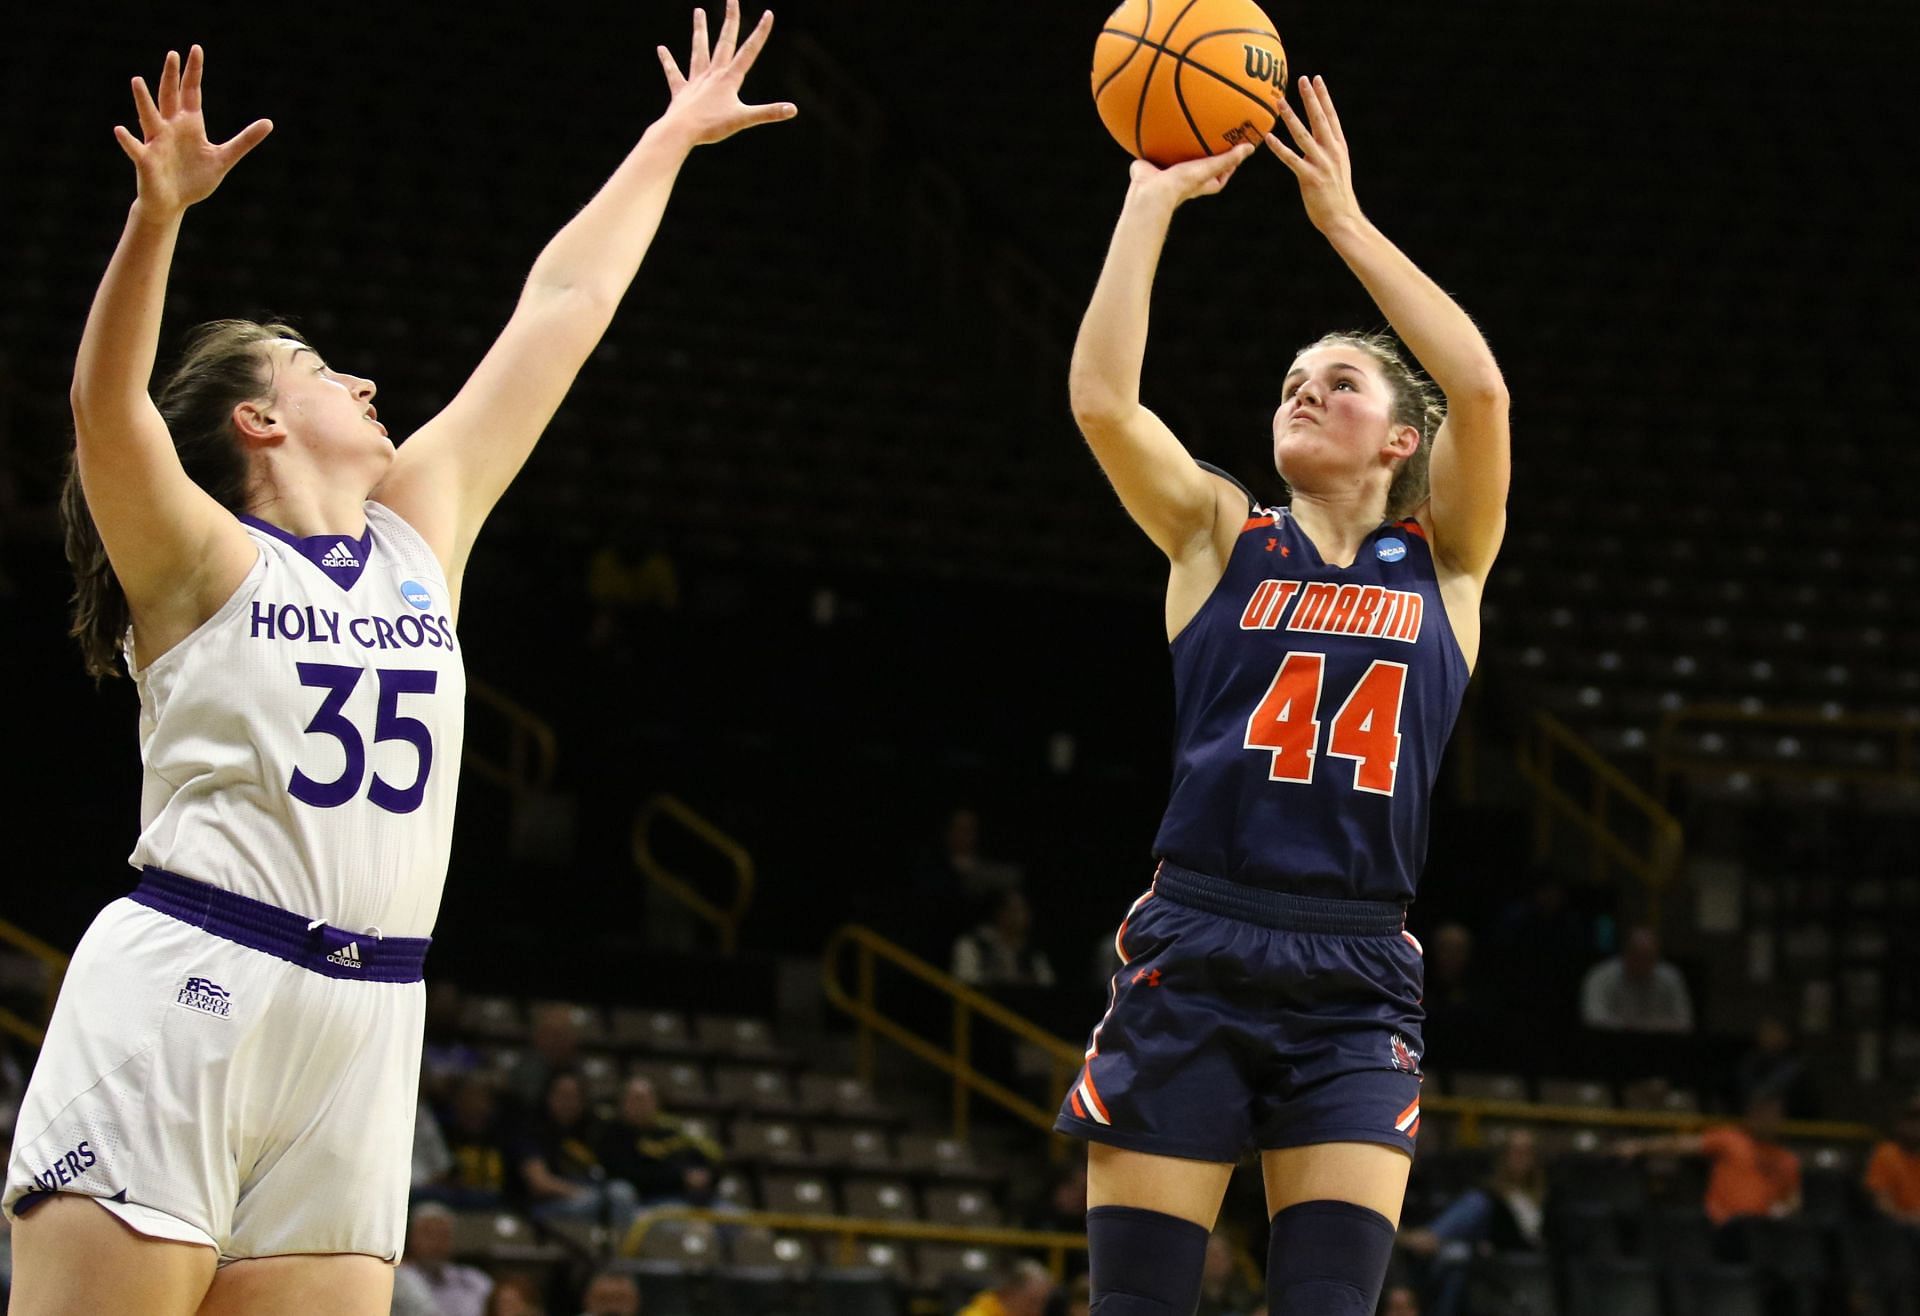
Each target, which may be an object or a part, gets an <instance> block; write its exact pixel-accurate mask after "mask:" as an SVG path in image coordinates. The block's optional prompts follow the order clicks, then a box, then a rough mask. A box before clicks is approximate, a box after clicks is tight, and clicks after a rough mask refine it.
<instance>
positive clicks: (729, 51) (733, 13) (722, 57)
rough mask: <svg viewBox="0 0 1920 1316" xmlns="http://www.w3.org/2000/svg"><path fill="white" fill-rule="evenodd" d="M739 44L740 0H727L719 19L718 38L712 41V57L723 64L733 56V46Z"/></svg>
mask: <svg viewBox="0 0 1920 1316" xmlns="http://www.w3.org/2000/svg"><path fill="white" fill-rule="evenodd" d="M739 44H740V0H727V7H726V11H725V13H724V14H723V15H722V17H721V19H720V39H719V40H717V41H715V42H714V43H713V57H714V59H715V60H717V61H718V62H720V63H722V64H724V63H726V62H727V61H728V60H730V59H732V58H733V48H734V47H735V46H737V45H739Z"/></svg>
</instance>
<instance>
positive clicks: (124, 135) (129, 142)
mask: <svg viewBox="0 0 1920 1316" xmlns="http://www.w3.org/2000/svg"><path fill="white" fill-rule="evenodd" d="M113 140H114V141H116V142H118V143H120V149H121V150H123V151H125V152H126V153H127V159H129V160H131V161H133V162H134V163H135V164H139V163H140V152H141V151H142V150H143V149H144V148H143V147H142V146H141V144H140V139H139V138H137V137H135V136H134V135H133V134H132V133H130V132H128V131H127V130H126V129H125V128H123V127H121V126H120V125H119V124H117V123H116V124H114V125H113Z"/></svg>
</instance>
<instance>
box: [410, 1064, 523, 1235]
mask: <svg viewBox="0 0 1920 1316" xmlns="http://www.w3.org/2000/svg"><path fill="white" fill-rule="evenodd" d="M442 1129H443V1132H444V1134H445V1137H446V1141H447V1155H448V1157H449V1159H450V1161H451V1168H449V1169H448V1170H447V1171H446V1173H444V1174H442V1175H440V1176H439V1177H438V1178H436V1179H434V1180H432V1181H431V1182H428V1183H425V1184H419V1183H416V1184H415V1185H414V1188H413V1196H414V1200H416V1201H421V1200H425V1201H434V1202H443V1203H445V1204H446V1205H448V1206H452V1207H456V1208H468V1209H484V1208H487V1207H494V1206H498V1205H500V1202H501V1200H502V1198H503V1197H504V1196H505V1194H506V1191H507V1166H508V1165H509V1164H510V1161H509V1158H508V1145H507V1134H506V1129H505V1126H504V1123H503V1121H502V1120H501V1118H500V1111H499V1104H498V1102H497V1101H496V1099H495V1097H494V1093H493V1084H491V1083H490V1082H488V1081H487V1079H486V1078H485V1077H483V1076H482V1075H479V1074H469V1075H467V1076H466V1077H465V1078H463V1079H461V1080H460V1081H459V1083H458V1084H457V1085H456V1086H455V1087H454V1090H453V1101H452V1105H451V1107H450V1109H449V1114H448V1118H447V1120H446V1122H445V1123H444V1124H443V1125H442Z"/></svg>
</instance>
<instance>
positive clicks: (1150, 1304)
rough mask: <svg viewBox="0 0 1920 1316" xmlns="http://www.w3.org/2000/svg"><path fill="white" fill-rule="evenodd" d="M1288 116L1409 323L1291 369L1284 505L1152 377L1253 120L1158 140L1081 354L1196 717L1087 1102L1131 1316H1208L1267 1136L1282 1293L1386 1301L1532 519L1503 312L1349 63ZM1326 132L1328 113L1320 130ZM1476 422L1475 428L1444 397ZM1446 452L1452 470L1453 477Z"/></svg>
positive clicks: (1399, 319) (1327, 207)
mask: <svg viewBox="0 0 1920 1316" xmlns="http://www.w3.org/2000/svg"><path fill="white" fill-rule="evenodd" d="M1300 95H1301V99H1302V100H1303V101H1304V102H1305V108H1306V115H1307V122H1306V123H1302V122H1301V120H1300V119H1299V118H1298V116H1296V115H1295V114H1294V112H1293V111H1292V109H1291V108H1288V109H1286V110H1284V111H1283V115H1282V118H1283V121H1284V123H1285V126H1286V128H1287V130H1288V132H1289V133H1290V134H1291V135H1292V137H1293V141H1294V143H1295V145H1296V146H1297V147H1298V150H1297V151H1296V150H1294V149H1291V148H1289V147H1288V146H1287V145H1286V144H1284V143H1283V142H1282V141H1281V140H1280V139H1279V138H1278V137H1276V136H1273V135H1271V134H1270V135H1269V136H1268V145H1269V146H1270V147H1271V148H1272V150H1273V151H1274V153H1275V154H1276V155H1278V156H1279V157H1280V159H1281V160H1282V161H1283V162H1284V163H1285V164H1286V165H1287V167H1288V168H1289V169H1291V170H1292V171H1293V173H1294V174H1295V176H1296V178H1297V179H1298V181H1299V184H1300V191H1301V195H1302V197H1303V199H1304V200H1305V203H1306V210H1307V216H1308V218H1309V219H1310V220H1311V221H1312V222H1313V224H1314V226H1315V227H1316V228H1317V229H1319V231H1320V232H1321V233H1322V234H1323V235H1324V236H1325V237H1326V238H1327V240H1328V241H1329V242H1331V243H1332V245H1333V248H1334V250H1335V251H1336V252H1338V253H1339V255H1340V256H1341V258H1342V259H1343V260H1345V261H1346V263H1347V265H1348V267H1349V268H1350V269H1352V271H1353V272H1354V274H1355V275H1356V276H1358V278H1359V280H1360V282H1361V283H1362V284H1363V285H1364V286H1365V288H1366V289H1367V291H1368V292H1369V293H1370V294H1372V296H1373V299H1374V301H1375V303H1376V304H1377V305H1378V306H1379V308H1380V310H1381V312H1382V313H1383V314H1384V315H1385V316H1386V318H1387V320H1388V321H1389V322H1391V324H1392V326H1393V328H1394V329H1395V330H1396V331H1397V332H1398V334H1399V337H1400V340H1401V341H1402V342H1404V343H1405V344H1406V346H1407V347H1408V348H1409V349H1410V350H1411V351H1412V353H1413V355H1414V356H1415V357H1416V358H1418V360H1419V362H1420V364H1421V365H1422V366H1424V367H1425V369H1426V371H1427V372H1428V374H1429V375H1430V376H1431V377H1432V380H1433V383H1434V384H1437V385H1438V387H1439V390H1440V392H1442V393H1444V395H1445V399H1444V400H1445V408H1444V410H1443V408H1442V406H1441V399H1440V398H1439V397H1438V396H1435V395H1434V393H1433V391H1432V385H1429V384H1427V383H1426V382H1425V381H1424V380H1422V379H1421V378H1420V377H1419V376H1418V375H1416V374H1415V373H1413V372H1412V371H1411V370H1410V369H1409V368H1408V367H1407V366H1406V365H1404V364H1403V363H1402V361H1401V359H1400V357H1399V356H1398V355H1397V354H1396V352H1395V351H1394V349H1393V347H1392V346H1391V342H1390V340H1385V339H1381V338H1376V337H1362V336H1357V335H1350V334H1337V335H1330V336H1328V337H1326V338H1322V339H1321V340H1319V341H1318V342H1316V343H1314V344H1313V345H1312V346H1310V347H1308V348H1306V349H1305V350H1303V351H1302V352H1301V353H1300V354H1299V355H1298V356H1297V357H1295V358H1294V360H1293V361H1292V362H1291V363H1290V364H1289V366H1288V367H1287V370H1286V373H1285V376H1284V378H1283V380H1282V381H1281V389H1280V392H1281V402H1280V408H1279V410H1278V412H1277V413H1276V414H1275V416H1274V419H1273V453H1274V461H1275V465H1276V466H1277V468H1278V470H1279V472H1280V474H1281V475H1282V476H1283V477H1284V478H1285V479H1286V481H1287V483H1288V485H1289V486H1290V487H1291V489H1292V493H1293V497H1292V503H1291V505H1290V506H1286V507H1277V508H1266V507H1260V506H1257V505H1255V503H1254V501H1253V499H1252V498H1251V496H1250V495H1249V494H1248V493H1247V492H1246V490H1245V489H1244V488H1242V487H1241V486H1240V485H1238V484H1237V483H1235V482H1234V481H1233V480H1232V479H1230V478H1228V477H1226V476H1224V475H1223V474H1222V473H1221V472H1218V471H1215V470H1213V469H1212V468H1211V467H1206V466H1202V465H1200V464H1198V463H1196V462H1195V461H1194V460H1193V458H1192V457H1190V456H1189V455H1188V454H1187V452H1186V450H1185V449H1184V448H1183V447H1182V446H1181V444H1180V441H1179V440H1178V439H1177V438H1175V437H1174V435H1173V434H1172V433H1171V432H1170V431H1169V430H1168V429H1167V427H1166V425H1164V424H1163V423H1162V422H1161V421H1160V420H1159V419H1158V418H1157V417H1156V416H1155V415H1154V414H1153V413H1152V412H1151V411H1149V410H1147V409H1146V408H1145V407H1143V406H1142V405H1141V404H1140V401H1139V383H1140V364H1141V358H1142V355H1143V353H1144V351H1145V348H1146V337H1147V311H1148V301H1149V296H1150V290H1151V286H1152V282H1153V275H1154V270H1155V267H1156V265H1157V263H1158V260H1159V255H1160V249H1161V245H1162V243H1163V242H1164V240H1165V238H1166V234H1167V228H1168V224H1169V222H1170V221H1171V219H1172V217H1173V212H1174V211H1175V209H1176V208H1178V207H1179V206H1180V205H1181V203H1183V202H1185V201H1188V200H1190V199H1192V198H1194V197H1197V196H1208V195H1212V194H1213V193H1216V192H1218V191H1219V190H1220V189H1221V188H1222V187H1224V186H1225V185H1226V183H1227V181H1228V179H1229V178H1230V177H1231V176H1232V174H1233V172H1234V170H1235V169H1236V168H1238V167H1239V165H1240V164H1241V163H1242V162H1243V161H1244V160H1245V159H1246V157H1247V155H1248V154H1249V153H1250V151H1251V150H1252V147H1251V145H1243V146H1241V147H1239V148H1237V149H1235V150H1234V151H1232V152H1229V153H1227V154H1225V155H1220V156H1215V157H1213V158H1212V159H1208V160H1197V161H1193V162H1190V163H1186V164H1180V165H1175V166H1173V167H1171V168H1168V169H1156V168H1155V167H1153V166H1152V165H1150V164H1146V163H1135V164H1134V165H1133V174H1132V184H1131V186H1130V187H1129V189H1128V192H1127V199H1126V204H1125V206H1124V207H1123V209H1122V211H1121V215H1120V221H1119V224H1118V225H1117V227H1116V228H1115V230H1114V235H1113V242H1112V246H1111V248H1110V249H1109V251H1108V253H1107V260H1106V266H1105V268H1104V270H1103V271H1102V272H1101V275H1100V281H1099V284H1098V286H1097V288H1096V289H1095V291H1094V294H1093V302H1092V305H1091V306H1089V307H1088V310H1087V315H1086V319H1085V321H1084V322H1083V323H1082V325H1081V328H1080V335H1079V340H1078V342H1077V343H1076V345H1075V348H1074V357H1073V369H1072V381H1071V382H1072V396H1073V407H1074V415H1075V417H1076V418H1077V419H1078V421H1079V424H1080V428H1081V430H1082V431H1083V432H1084V433H1085V435H1086V437H1087V441H1088V443H1089V444H1091V445H1092V448H1093V451H1094V455H1095V456H1096V457H1097V458H1098V459H1099V461H1100V464H1101V467H1102V468H1103V469H1104V470H1105V472H1106V474H1107V477H1108V478H1109V479H1110V480H1111V481H1112V482H1113V486H1114V488H1115V490H1116V491H1117V492H1118V493H1119V495H1120V499H1121V502H1122V503H1123V504H1125V506H1126V508H1127V511H1128V512H1129V513H1130V514H1131V515H1132V516H1133V519H1134V520H1135V521H1136V522H1137V523H1138V524H1139V525H1140V528H1141V529H1143V530H1144V531H1146V533H1147V535H1148V537H1149V538H1151V539H1152V540H1153V542H1154V543H1155V544H1156V545H1157V546H1158V547H1159V548H1160V549H1161V550H1162V551H1163V552H1164V553H1165V554H1166V555H1167V559H1168V561H1169V563H1170V564H1171V568H1172V569H1171V572H1170V574H1169V577H1168V582H1167V596H1166V624H1167V636H1168V639H1169V641H1170V642H1171V650H1172V658H1173V673H1174V689H1175V710H1176V711H1175V719H1176V740H1175V747H1174V771H1173V793H1172V799H1171V801H1170V803H1169V805H1168V807H1167V812H1166V816H1165V819H1164V821H1163V822H1162V824H1161V828H1160V834H1159V837H1158V838H1157V840H1156V842H1155V850H1156V852H1157V854H1158V856H1159V859H1160V865H1159V868H1158V870H1157V872H1156V875H1155V878H1154V883H1153V886H1152V888H1151V889H1150V890H1149V891H1148V892H1147V893H1146V894H1145V895H1143V896H1141V897H1140V898H1139V899H1138V900H1137V901H1135V902H1134V904H1133V908H1132V910H1131V911H1130V912H1129V914H1128V916H1127V918H1126V920H1125V921H1124V922H1123V923H1122V924H1121V926H1120V931H1119V934H1118V936H1117V938H1116V944H1117V946H1118V949H1119V952H1120V957H1121V960H1122V963H1123V967H1122V969H1121V972H1120V973H1119V974H1118V975H1117V976H1116V978H1115V979H1114V984H1113V990H1112V996H1111V1004H1110V1007H1109V1009H1108V1011H1107V1014H1106V1017H1105V1018H1104V1019H1103V1020H1102V1021H1101V1023H1100V1025H1099V1026H1098V1027H1097V1028H1095V1029H1094V1031H1093V1036H1092V1040H1091V1043H1090V1045H1089V1046H1088V1048H1087V1062H1086V1067H1085V1068H1084V1069H1083V1070H1082V1071H1081V1073H1080V1076H1079V1078H1078V1080H1077V1081H1076V1083H1075V1085H1074V1087H1073V1088H1072V1090H1071V1091H1070V1092H1069V1094H1068V1097H1067V1100H1066V1102H1065V1103H1064V1104H1063V1106H1062V1109H1061V1114H1060V1119H1059V1122H1058V1124H1057V1126H1056V1127H1058V1128H1059V1129H1060V1130H1061V1131H1063V1132H1067V1133H1072V1134H1075V1135H1078V1136H1081V1137H1084V1138H1087V1139H1089V1140H1091V1144H1092V1145H1091V1146H1090V1147H1089V1180H1088V1202H1089V1205H1090V1209H1089V1210H1088V1212H1087V1230H1088V1240H1089V1245H1090V1248H1091V1251H1092V1257H1091V1260H1092V1273H1093V1291H1094V1302H1093V1310H1094V1312H1095V1313H1097V1314H1099V1316H1165V1314H1166V1313H1180V1314H1181V1316H1186V1313H1190V1312H1192V1311H1193V1309H1194V1303H1195V1300H1196V1296H1197V1295H1198V1293H1199V1291H1200V1276H1201V1268H1202V1265H1203V1263H1204V1259H1205V1256H1206V1246H1207V1232H1208V1230H1209V1229H1210V1228H1211V1227H1212V1225H1213V1223H1214V1220H1215V1217H1216V1216H1217V1215H1218V1213H1219V1209H1220V1201H1221V1197H1222V1195H1223V1193H1224V1191H1225V1189H1226V1185H1227V1179H1228V1176H1229V1175H1230V1174H1231V1173H1232V1170H1233V1165H1234V1162H1235V1161H1237V1160H1238V1159H1239V1158H1240V1156H1241V1155H1242V1153H1243V1152H1244V1151H1246V1150H1248V1149H1250V1148H1258V1149H1259V1151H1260V1153H1261V1162H1262V1168H1263V1171H1264V1175H1265V1180H1266V1190H1267V1205H1268V1210H1269V1214H1270V1215H1271V1218H1272V1234H1271V1237H1270V1240H1269V1261H1268V1270H1267V1284H1268V1304H1269V1310H1270V1311H1271V1312H1272V1314H1273V1316H1349V1314H1352V1316H1359V1314H1360V1313H1366V1314H1367V1316H1371V1313H1372V1312H1373V1310H1374V1304H1375V1303H1376V1301H1377V1300H1378V1298H1379V1294H1380V1286H1381V1283H1382V1280H1383V1277H1384V1274H1385V1271H1386V1266H1387V1260H1388V1254H1389V1252H1390V1250H1391V1248H1392V1245H1393V1233H1394V1227H1395V1225H1396V1223H1397V1221H1398V1219H1399V1214H1400V1206H1401V1201H1402V1198H1403V1197H1404V1196H1405V1191H1406V1182H1407V1170H1408V1166H1409V1164H1410V1158H1411V1155H1412V1151H1413V1139H1414V1134H1415V1133H1416V1131H1417V1130H1418V1128H1419V1123H1420V1072H1419V1058H1420V1047H1421V1041H1420V1019H1421V1011H1420V983H1421V966H1420V950H1419V947H1418V945H1417V944H1416V943H1415V942H1414V940H1413V938H1412V937H1411V936H1409V935H1407V934H1406V933H1405V932H1404V931H1403V926H1404V910H1405V906H1406V905H1407V903H1408V902H1409V901H1410V900H1411V899H1412V898H1413V890H1414V882H1415V880H1416V878H1417V877H1418V875H1419V870H1420V867H1421V865H1422V863H1423V862H1424V860H1425V853H1426V829H1427V810H1428V799H1429V795H1430V793H1431V790H1432V785H1433V778H1434V773H1435V770H1436V769H1437V768H1438V766H1439V762H1440V754H1441V749H1442V746H1443V744H1444V742H1445V740H1446V738H1447V735H1448V733H1449V732H1450V730H1451V728H1452V726H1453V722H1454V718H1455V716H1456V714H1457V713H1458V711H1459V708H1460V700H1461V696H1462V694H1463V693H1464V691H1465V689H1466V684H1467V675H1468V672H1469V670H1470V668H1471V666H1472V663H1473V659H1474V655H1475V653H1476V651H1477V649H1478V647H1479V640H1480V622H1479V615H1478V614H1479V602H1480V594H1481V588H1482V586H1483V584H1484V583H1485V581H1486V578H1487V572H1488V570H1489V569H1490V568H1491V567H1492V565H1493V559H1494V554H1495V553H1496V552H1497V551H1498V549H1499V547H1500V540H1501V536H1502V534H1503V532H1504V528H1505V519H1506V518H1505V510H1504V509H1505V504H1506V497H1507V478H1508V438H1507V396H1506V387H1505V384H1504V383H1503V381H1502V379H1501V375H1500V371H1499V369H1498V368H1497V367H1496V366H1495V364H1494V360H1493V356H1492V354H1491V353H1490V352H1489V351H1488V349H1487V344H1486V342H1485V341H1484V340H1483V339H1482V338H1481V336H1480V334H1479V332H1478V331H1477V330H1476V329H1475V328H1474V326H1473V323H1472V321H1470V320H1469V319H1468V318H1467V316H1466V315H1465V314H1464V313H1463V312H1462V311H1461V310H1460V308H1459V307H1458V306H1456V305H1454V303H1453V302H1452V301H1451V300H1450V299H1449V298H1448V297H1447V295H1446V294H1445V293H1443V292H1442V291H1441V290H1440V289H1439V288H1438V287H1437V286H1435V285H1434V283H1433V282H1432V281H1431V280H1430V279H1428V278H1427V276H1426V275H1424V274H1422V273H1421V272H1420V271H1419V270H1418V269H1416V268H1415V267H1414V265H1413V263H1412V262H1411V261H1409V260H1408V259H1407V258H1406V257H1405V256H1404V255H1402V254H1401V253H1400V252H1399V251H1398V250H1397V249H1396V248H1395V247H1394V246H1393V245H1392V244H1391V243H1390V242H1388V241H1387V239H1386V238H1385V237H1383V236H1381V234H1380V232H1379V230H1377V229H1375V228H1374V227H1373V226H1372V225H1371V224H1370V223H1368V221H1367V220H1366V218H1365V216H1364V215H1363V214H1362V213H1361V210H1360V207H1359V205H1358V203H1357V202H1356V201H1355V199H1354V193H1353V186H1352V181H1351V175H1350V170H1349V165H1348V156H1347V145H1346V139H1345V138H1344V136H1343V135H1342V133H1341V130H1340V120H1339V118H1338V116H1337V115H1336V114H1335V113H1334V108H1333V102H1332V99H1331V98H1330V97H1329V96H1328V94H1327V89H1326V86H1325V84H1324V83H1323V82H1321V81H1319V80H1318V79H1315V80H1312V81H1307V80H1305V79H1303V80H1302V81H1301V83H1300ZM1309 125H1310V126H1309ZM1443 416H1444V419H1443ZM1429 454H1430V460H1431V467H1430V469H1431V480H1430V481H1429V478H1428V473H1429Z"/></svg>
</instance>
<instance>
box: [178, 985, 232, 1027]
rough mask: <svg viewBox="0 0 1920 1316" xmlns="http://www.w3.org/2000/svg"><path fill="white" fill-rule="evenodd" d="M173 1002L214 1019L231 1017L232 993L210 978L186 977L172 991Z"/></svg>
mask: <svg viewBox="0 0 1920 1316" xmlns="http://www.w3.org/2000/svg"><path fill="white" fill-rule="evenodd" d="M173 1003H174V1004H175V1005H180V1006H185V1007H186V1008H187V1009H189V1010H198V1011H199V1012H200V1013H201V1014H210V1015H212V1016H213V1017H214V1018H216V1019H231V1018H232V1017H233V993H232V992H230V991H228V990H227V989H226V988H225V987H222V986H221V985H220V984H219V983H217V982H215V981H214V980H213V979H211V978H189V979H187V980H186V981H185V982H184V983H182V984H181V985H180V990H179V991H177V992H175V993H174V995H173Z"/></svg>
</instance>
